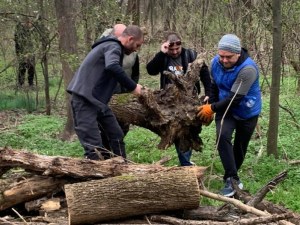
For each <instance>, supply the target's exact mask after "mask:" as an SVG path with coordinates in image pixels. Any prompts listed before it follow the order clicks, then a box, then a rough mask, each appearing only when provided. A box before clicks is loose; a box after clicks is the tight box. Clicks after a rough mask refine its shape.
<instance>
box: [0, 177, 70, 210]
mask: <svg viewBox="0 0 300 225" xmlns="http://www.w3.org/2000/svg"><path fill="white" fill-rule="evenodd" d="M65 182H66V181H65V180H62V179H59V178H53V177H44V176H34V177H30V178H25V177H24V176H22V180H20V181H18V182H16V181H15V178H14V181H12V180H11V179H8V180H1V182H0V193H2V194H1V196H2V197H1V198H0V211H2V210H5V209H8V208H10V207H12V206H14V205H17V204H19V203H23V202H28V201H31V200H34V199H37V198H40V197H42V196H45V195H46V196H47V195H48V194H52V193H55V192H57V191H59V190H61V188H62V186H63V185H64V184H65Z"/></svg>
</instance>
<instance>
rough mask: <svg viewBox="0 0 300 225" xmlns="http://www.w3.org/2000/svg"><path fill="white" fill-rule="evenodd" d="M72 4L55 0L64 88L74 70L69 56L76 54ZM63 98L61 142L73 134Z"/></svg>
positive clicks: (71, 123)
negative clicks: (65, 113)
mask: <svg viewBox="0 0 300 225" xmlns="http://www.w3.org/2000/svg"><path fill="white" fill-rule="evenodd" d="M74 4H75V3H74V1H73V0H64V1H60V0H55V10H56V17H57V21H58V33H59V50H60V61H61V64H62V73H63V77H64V85H65V88H66V87H67V86H68V84H69V82H70V81H71V79H72V77H73V74H74V70H73V69H72V67H71V63H72V61H70V59H73V58H74V57H71V56H72V55H75V54H76V52H77V39H76V28H75V18H74V17H75V7H74ZM65 98H66V104H67V122H66V125H65V129H64V131H63V133H62V139H63V140H67V139H69V138H70V136H71V134H73V133H74V125H73V120H72V113H71V105H70V96H69V95H68V94H67V93H66V95H65Z"/></svg>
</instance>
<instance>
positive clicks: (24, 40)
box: [14, 18, 35, 86]
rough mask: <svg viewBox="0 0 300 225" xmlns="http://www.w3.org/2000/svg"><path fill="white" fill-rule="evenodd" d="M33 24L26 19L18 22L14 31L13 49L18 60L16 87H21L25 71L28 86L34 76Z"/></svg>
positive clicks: (30, 84) (31, 83)
mask: <svg viewBox="0 0 300 225" xmlns="http://www.w3.org/2000/svg"><path fill="white" fill-rule="evenodd" d="M33 29H34V27H33V24H32V22H31V21H30V20H29V19H28V18H27V19H26V20H25V21H24V22H19V23H18V24H17V26H16V31H15V38H14V41H15V48H16V54H17V60H18V85H19V86H23V85H24V82H25V75H26V71H27V73H28V84H29V86H32V85H33V81H34V76H35V56H34V43H33V34H32V33H33Z"/></svg>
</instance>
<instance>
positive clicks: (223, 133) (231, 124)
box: [215, 114, 258, 181]
mask: <svg viewBox="0 0 300 225" xmlns="http://www.w3.org/2000/svg"><path fill="white" fill-rule="evenodd" d="M257 120H258V116H255V117H252V118H250V119H247V120H239V119H236V118H234V117H233V116H232V115H230V114H229V115H226V117H225V118H224V122H223V125H221V115H217V116H216V119H215V121H216V130H217V144H218V146H217V149H218V151H219V155H220V158H221V161H222V164H223V167H224V170H225V174H224V177H223V179H224V181H225V180H226V179H227V178H228V177H232V178H234V179H235V180H239V177H238V170H239V169H240V167H241V165H242V164H243V162H244V159H245V156H246V153H247V148H248V144H249V141H250V139H251V136H252V134H253V132H254V130H255V126H256V124H257ZM234 131H235V133H234ZM233 133H234V139H233V145H232V136H233ZM218 139H219V142H218Z"/></svg>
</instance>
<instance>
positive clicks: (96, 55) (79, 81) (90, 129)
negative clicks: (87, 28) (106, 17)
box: [67, 25, 144, 160]
mask: <svg viewBox="0 0 300 225" xmlns="http://www.w3.org/2000/svg"><path fill="white" fill-rule="evenodd" d="M143 40H144V39H143V32H142V31H141V29H140V28H139V27H137V26H134V25H131V26H128V27H127V28H126V29H125V30H124V32H123V33H122V35H121V36H120V37H118V38H114V37H112V38H107V39H105V40H103V41H99V42H97V43H95V44H94V45H93V48H92V50H91V51H90V52H89V53H88V55H87V56H86V58H85V59H84V60H83V62H82V64H81V65H80V67H79V69H78V70H77V72H76V73H75V75H74V77H73V79H72V80H71V82H70V84H69V86H68V88H67V91H68V92H69V93H70V94H72V101H71V106H72V110H73V118H74V124H75V131H76V134H77V136H78V138H79V141H80V143H81V144H82V146H83V148H84V150H85V154H84V155H85V157H86V158H88V159H93V160H99V159H102V158H103V157H102V154H101V151H103V144H102V139H101V134H100V130H99V126H101V127H102V129H103V130H104V131H105V132H106V133H107V134H109V137H110V140H109V141H110V146H111V149H112V151H113V153H114V155H119V156H122V157H124V158H126V152H125V143H124V141H123V138H124V134H123V131H122V129H121V128H120V126H119V124H118V122H117V120H116V117H115V115H114V114H113V112H112V110H111V109H110V108H109V106H108V102H109V100H110V98H111V96H112V95H113V92H114V90H115V88H116V86H117V83H118V82H119V83H120V84H121V85H122V86H124V87H126V88H127V90H128V91H130V92H132V93H133V94H137V95H139V94H140V93H141V88H142V86H141V85H139V84H136V83H135V82H134V81H133V80H132V79H130V78H129V77H128V76H127V75H126V73H125V71H124V69H123V68H122V59H123V54H131V53H132V52H134V51H136V50H138V49H139V48H140V46H141V45H142V43H143Z"/></svg>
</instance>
